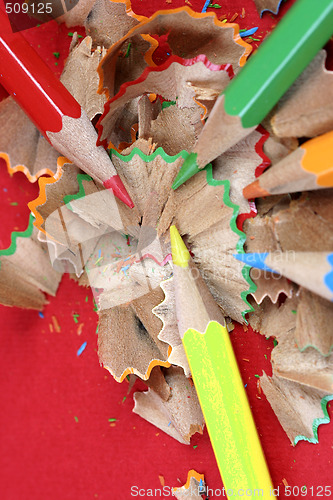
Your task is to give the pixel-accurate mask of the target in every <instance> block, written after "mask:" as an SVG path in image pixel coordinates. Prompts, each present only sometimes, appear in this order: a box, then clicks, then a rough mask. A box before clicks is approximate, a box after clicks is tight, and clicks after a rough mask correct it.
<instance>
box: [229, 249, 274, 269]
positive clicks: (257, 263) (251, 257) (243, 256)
mask: <svg viewBox="0 0 333 500" xmlns="http://www.w3.org/2000/svg"><path fill="white" fill-rule="evenodd" d="M268 255H269V253H268V252H264V253H234V257H235V259H237V260H239V261H240V262H243V263H244V264H247V265H248V266H251V267H255V268H256V269H261V270H263V271H269V272H271V273H274V272H276V271H274V270H273V269H271V268H270V267H268V266H267V265H266V263H265V261H266V259H267V256H268Z"/></svg>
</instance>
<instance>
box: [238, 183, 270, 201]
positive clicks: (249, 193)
mask: <svg viewBox="0 0 333 500" xmlns="http://www.w3.org/2000/svg"><path fill="white" fill-rule="evenodd" d="M243 196H244V198H246V199H247V200H250V199H252V198H261V197H263V196H270V193H269V192H268V191H266V190H265V189H263V188H262V187H261V186H260V182H259V179H257V180H256V181H254V182H252V183H251V184H249V185H248V186H246V187H245V188H244V189H243Z"/></svg>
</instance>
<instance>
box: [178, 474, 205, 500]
mask: <svg viewBox="0 0 333 500" xmlns="http://www.w3.org/2000/svg"><path fill="white" fill-rule="evenodd" d="M172 491H173V494H174V496H175V497H176V498H177V500H186V499H187V500H196V499H198V498H199V499H200V500H201V499H202V495H203V494H204V493H205V491H206V484H205V476H204V475H203V474H199V473H198V472H196V471H195V470H194V469H192V470H190V471H188V474H187V480H186V483H185V484H184V485H183V486H182V487H181V488H172Z"/></svg>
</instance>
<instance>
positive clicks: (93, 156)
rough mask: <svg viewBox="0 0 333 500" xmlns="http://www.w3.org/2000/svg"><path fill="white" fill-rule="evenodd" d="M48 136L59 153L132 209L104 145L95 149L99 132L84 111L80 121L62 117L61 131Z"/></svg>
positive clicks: (131, 204) (48, 133)
mask: <svg viewBox="0 0 333 500" xmlns="http://www.w3.org/2000/svg"><path fill="white" fill-rule="evenodd" d="M46 135H47V137H48V139H49V140H50V142H51V143H52V144H53V146H54V147H55V148H56V149H57V150H58V151H60V152H61V153H62V154H63V155H65V156H66V157H67V158H69V160H71V161H72V162H73V163H75V164H76V165H77V166H79V167H80V168H81V169H82V170H84V171H85V172H86V173H87V174H89V175H90V176H91V177H92V178H93V179H95V180H96V181H97V182H100V183H101V184H104V185H105V187H108V188H111V189H112V190H113V192H114V194H115V196H117V197H118V198H120V199H121V200H122V201H124V202H125V203H126V205H128V206H130V207H133V203H132V201H131V199H130V197H129V195H128V193H127V191H126V190H125V187H124V185H123V183H122V181H121V180H120V178H119V177H118V175H117V171H116V169H115V167H114V165H113V163H112V162H111V159H110V157H109V155H108V153H107V152H106V151H105V149H104V148H103V146H98V147H97V146H96V141H97V133H96V131H95V129H94V127H93V126H92V124H91V122H90V120H89V118H88V116H87V115H86V113H85V111H84V110H82V113H81V116H80V117H79V118H72V117H71V116H63V118H62V129H61V130H60V131H59V132H46Z"/></svg>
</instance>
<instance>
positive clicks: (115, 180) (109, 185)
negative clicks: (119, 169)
mask: <svg viewBox="0 0 333 500" xmlns="http://www.w3.org/2000/svg"><path fill="white" fill-rule="evenodd" d="M103 186H104V187H105V188H106V189H111V190H112V191H113V194H114V195H115V196H116V197H117V198H118V199H119V200H120V201H122V202H124V203H125V205H127V206H128V207H130V208H133V207H134V203H133V201H132V200H131V197H130V195H129V194H128V192H127V191H126V188H125V186H124V184H123V182H122V180H121V179H120V177H119V175H113V176H112V177H110V179H108V180H107V181H104V182H103Z"/></svg>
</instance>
